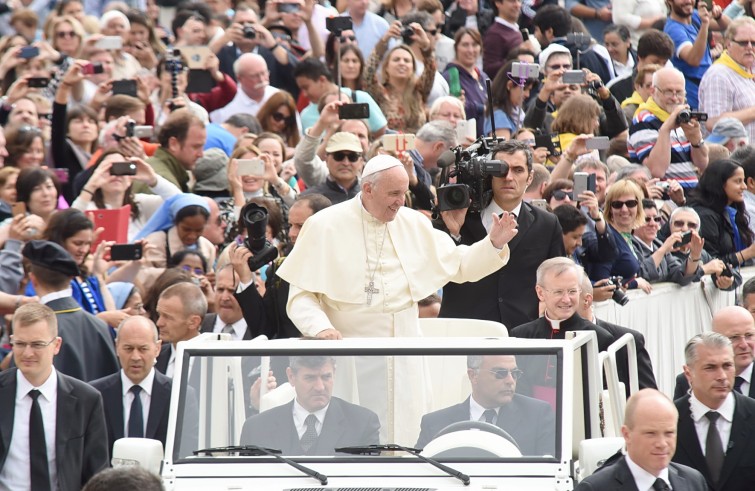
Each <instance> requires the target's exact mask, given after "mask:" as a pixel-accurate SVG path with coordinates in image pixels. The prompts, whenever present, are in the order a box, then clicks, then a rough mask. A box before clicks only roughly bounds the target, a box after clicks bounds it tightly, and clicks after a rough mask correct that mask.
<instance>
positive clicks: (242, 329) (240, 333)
mask: <svg viewBox="0 0 755 491" xmlns="http://www.w3.org/2000/svg"><path fill="white" fill-rule="evenodd" d="M226 325H228V324H226V323H225V322H223V321H222V320H221V319H220V316H219V315H217V316H215V325H214V326H212V332H214V333H219V332H223V328H224V327H225V326H226ZM230 326H231V328H232V329H233V334H232V335H231V337H232V338H233V340H234V341H241V340H243V339H244V334H246V320H244V318H243V317H242V318H241V319H239V320H237V321H236V322H234V323H233V324H230Z"/></svg>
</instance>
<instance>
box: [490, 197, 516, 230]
mask: <svg viewBox="0 0 755 491" xmlns="http://www.w3.org/2000/svg"><path fill="white" fill-rule="evenodd" d="M521 211H522V202H521V201H520V202H519V204H518V205H516V208H514V209H513V210H511V213H513V214H514V215H516V217H517V218H518V217H519V212H521ZM493 213H495V214H496V215H499V216H500V215H501V213H503V208H501V207H500V206H498V203H496V202H495V200H494V199H493V200H490V204H489V205H488V206H486V207H485V209H484V210H482V213H481V214H480V220H482V226H483V227H485V231H486V232H487V233H490V229H491V227H493V219H492V218H491V217H490V215H491V214H493Z"/></svg>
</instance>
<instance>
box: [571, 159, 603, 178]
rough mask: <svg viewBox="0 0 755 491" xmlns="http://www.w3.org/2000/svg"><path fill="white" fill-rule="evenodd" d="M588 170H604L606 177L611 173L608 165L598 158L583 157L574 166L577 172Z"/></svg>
mask: <svg viewBox="0 0 755 491" xmlns="http://www.w3.org/2000/svg"><path fill="white" fill-rule="evenodd" d="M586 170H602V171H603V173H605V175H606V178H607V177H608V176H609V175H610V174H611V171H609V170H608V166H607V165H606V164H604V163H603V162H601V161H600V160H597V159H582V160H580V161H579V163H578V164H577V165H576V166H575V167H574V171H575V172H585V171H586Z"/></svg>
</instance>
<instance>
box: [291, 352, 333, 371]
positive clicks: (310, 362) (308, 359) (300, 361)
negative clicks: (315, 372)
mask: <svg viewBox="0 0 755 491" xmlns="http://www.w3.org/2000/svg"><path fill="white" fill-rule="evenodd" d="M328 362H330V363H331V364H332V365H333V368H335V367H336V359H335V358H334V357H332V356H291V357H289V359H288V367H289V368H290V369H291V371H292V372H294V373H296V372H297V371H299V369H300V368H310V369H315V368H320V367H321V366H324V365H325V364H326V363H328Z"/></svg>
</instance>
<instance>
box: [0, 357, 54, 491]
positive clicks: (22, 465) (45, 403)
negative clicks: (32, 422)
mask: <svg viewBox="0 0 755 491" xmlns="http://www.w3.org/2000/svg"><path fill="white" fill-rule="evenodd" d="M32 389H38V390H39V391H40V392H41V393H42V395H41V396H40V397H39V398H38V399H37V401H38V402H39V408H40V409H41V410H42V420H43V421H44V424H45V445H46V447H47V466H48V469H49V470H50V482H51V483H52V489H58V467H57V464H56V455H55V432H56V429H57V408H58V373H57V372H56V371H55V367H52V371H51V372H50V376H49V377H47V380H45V382H44V383H43V384H42V385H40V386H39V387H34V386H33V385H32V384H31V382H29V381H28V380H27V379H26V377H24V374H23V373H21V370H17V371H16V408H15V413H14V415H13V432H12V433H11V441H10V443H11V444H10V445H9V446H8V455H7V457H6V458H5V464H4V465H3V468H2V470H0V489H9V490H13V491H27V490H29V491H33V490H31V469H30V468H29V451H30V449H29V413H30V412H31V402H32V399H31V396H30V395H29V391H30V390H32Z"/></svg>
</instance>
